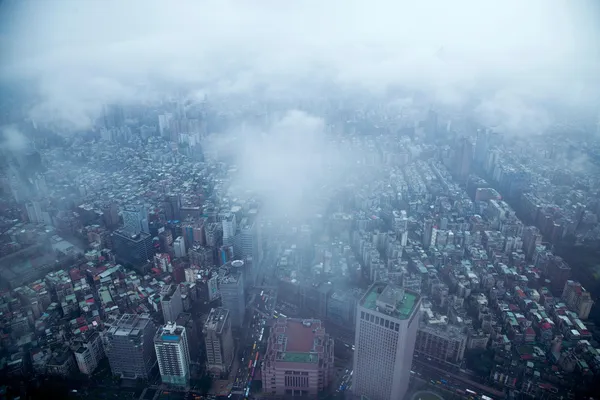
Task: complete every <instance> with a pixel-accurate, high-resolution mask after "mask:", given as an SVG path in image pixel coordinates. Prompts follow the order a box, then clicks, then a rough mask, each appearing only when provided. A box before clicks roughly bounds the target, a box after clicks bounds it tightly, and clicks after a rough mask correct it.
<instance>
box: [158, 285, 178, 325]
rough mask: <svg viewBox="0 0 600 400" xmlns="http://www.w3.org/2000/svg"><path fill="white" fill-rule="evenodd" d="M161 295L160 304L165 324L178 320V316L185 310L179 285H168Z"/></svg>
mask: <svg viewBox="0 0 600 400" xmlns="http://www.w3.org/2000/svg"><path fill="white" fill-rule="evenodd" d="M160 295H161V299H160V305H161V307H162V312H163V318H164V320H165V324H168V323H169V322H175V321H177V317H179V314H181V313H182V312H183V301H182V300H181V291H180V289H179V285H167V286H165V287H163V288H162V290H161V291H160Z"/></svg>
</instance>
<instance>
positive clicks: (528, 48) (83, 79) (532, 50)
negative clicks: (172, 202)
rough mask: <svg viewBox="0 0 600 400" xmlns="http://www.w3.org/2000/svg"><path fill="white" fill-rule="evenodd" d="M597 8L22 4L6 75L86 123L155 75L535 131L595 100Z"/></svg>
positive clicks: (176, 1) (44, 109) (436, 1)
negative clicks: (399, 91) (418, 99)
mask: <svg viewBox="0 0 600 400" xmlns="http://www.w3.org/2000/svg"><path fill="white" fill-rule="evenodd" d="M598 11H599V6H598V5H597V2H593V1H587V0H582V1H577V2H551V4H549V3H548V1H545V0H528V1H520V0H505V1H492V0H489V1H481V0H453V1H445V0H421V1H418V2H416V1H400V0H396V1H391V0H382V1H376V0H371V1H366V0H364V1H363V0H346V1H342V0H330V1H316V0H305V1H299V2H280V1H275V0H264V1H252V2H251V1H243V0H238V1H233V0H205V1H191V0H190V1H184V0H162V1H158V0H127V1H117V0H105V1H101V2H100V1H77V0H53V1H45V2H37V1H21V2H16V3H15V9H14V10H13V11H12V12H10V13H6V12H5V14H6V15H5V17H4V18H5V20H6V18H9V17H8V16H7V15H9V16H10V22H11V23H10V24H6V26H8V28H7V29H6V33H5V34H3V40H2V46H3V53H4V54H5V55H6V57H4V61H3V65H2V70H1V71H2V76H3V77H4V78H6V79H9V80H18V79H20V78H34V79H36V80H37V82H38V83H39V92H40V98H41V101H40V104H39V105H38V106H37V107H36V108H34V110H33V113H34V115H35V116H36V119H38V120H41V119H43V118H46V119H61V120H67V121H70V122H72V123H74V124H75V125H77V126H79V127H81V126H85V124H87V123H88V121H89V118H90V117H91V116H94V115H95V114H96V113H97V112H98V111H99V110H100V106H101V104H102V103H105V102H111V101H123V102H128V101H135V100H136V99H138V98H140V97H142V96H146V95H147V94H148V92H147V91H146V90H144V91H140V86H139V84H147V83H150V85H152V83H154V82H157V81H160V82H166V83H170V84H173V85H182V84H183V85H186V86H187V87H188V88H189V89H190V90H193V91H196V90H197V91H203V92H207V93H209V94H215V93H216V94H229V95H239V94H250V93H257V91H258V90H259V89H260V94H261V95H263V96H276V95H277V96H279V95H282V94H283V95H288V96H294V94H295V93H302V94H306V93H319V92H318V90H319V86H320V85H321V84H333V85H334V86H336V87H338V88H340V89H348V90H352V91H363V92H364V93H365V95H366V94H373V95H381V94H385V93H386V91H387V90H389V89H390V88H392V87H401V88H405V89H407V90H408V91H414V90H419V91H421V90H422V91H425V92H427V93H428V94H429V95H430V96H431V97H432V101H434V102H436V103H437V104H441V105H451V106H461V105H464V104H465V103H466V102H467V100H468V99H471V98H472V97H474V96H476V97H477V98H480V99H482V101H481V105H480V106H479V111H481V113H480V114H478V115H481V116H482V118H484V120H485V121H488V120H491V121H493V122H494V121H496V120H501V119H502V120H503V119H504V118H505V117H506V114H508V117H506V118H508V121H506V122H502V123H503V124H505V125H506V127H510V129H517V130H522V131H525V130H532V129H533V130H535V129H538V128H539V127H540V126H544V125H545V124H547V123H550V122H551V119H550V121H544V122H543V123H542V124H540V123H539V122H538V121H537V119H538V118H542V119H545V118H547V117H548V115H545V114H544V112H539V111H538V108H539V107H542V105H540V103H541V102H542V101H547V102H553V103H554V104H559V105H560V104H565V105H566V106H568V107H571V108H582V107H589V108H593V106H595V105H596V104H597V102H598V93H597V87H598V83H599V80H598V75H599V72H598V71H600V65H599V64H598V59H599V49H600V43H599V39H598V38H599V37H600V34H599V32H598V26H597V21H598V18H597V17H598V15H599V14H598ZM0 22H1V21H0ZM7 37H8V38H10V39H11V40H5V39H6V38H7ZM513 88H518V90H514V89H513ZM508 92H510V94H507V93H508ZM319 94H321V95H326V93H319ZM515 111H518V113H516V114H514V112H515Z"/></svg>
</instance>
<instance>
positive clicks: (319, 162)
mask: <svg viewBox="0 0 600 400" xmlns="http://www.w3.org/2000/svg"><path fill="white" fill-rule="evenodd" d="M205 147H206V150H207V151H208V153H213V154H217V155H218V158H219V159H221V160H230V162H231V163H232V166H233V167H234V169H235V171H234V172H233V173H232V174H231V182H230V187H231V192H230V194H231V196H232V197H237V196H242V195H243V194H244V193H252V194H253V195H255V196H256V197H258V198H259V199H261V200H262V201H263V208H262V213H263V214H266V215H268V216H271V217H274V218H287V219H293V220H301V219H304V218H308V217H310V216H314V215H315V214H319V213H324V212H325V208H326V206H327V204H325V203H324V202H321V201H319V198H321V199H324V198H327V195H328V194H330V193H331V190H332V189H333V188H334V187H335V186H339V184H343V183H344V182H345V181H349V180H351V178H352V177H354V173H356V172H357V170H358V169H359V168H357V164H356V161H357V160H358V157H356V154H354V153H353V151H352V150H351V149H350V148H346V147H341V146H340V145H339V143H338V142H337V141H336V140H335V137H333V136H332V135H328V133H327V131H326V126H325V122H324V121H323V119H322V118H320V117H317V116H314V115H310V114H308V113H306V112H303V111H299V110H290V111H288V112H286V113H284V114H283V115H281V116H280V117H277V118H276V119H275V120H274V121H272V122H271V123H270V124H269V125H268V126H267V128H266V129H264V130H263V129H259V128H258V127H256V126H252V125H247V124H242V125H241V126H239V127H236V128H234V129H232V130H231V131H228V132H221V133H219V134H217V135H213V136H212V137H211V140H209V141H207V143H205ZM336 184H337V185H336Z"/></svg>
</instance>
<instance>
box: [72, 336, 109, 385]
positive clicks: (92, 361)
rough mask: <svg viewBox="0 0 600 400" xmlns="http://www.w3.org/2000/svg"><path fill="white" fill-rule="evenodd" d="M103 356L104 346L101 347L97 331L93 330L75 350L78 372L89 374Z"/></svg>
mask: <svg viewBox="0 0 600 400" xmlns="http://www.w3.org/2000/svg"><path fill="white" fill-rule="evenodd" d="M103 358H104V348H103V347H102V339H101V338H100V335H99V334H98V333H97V332H94V333H93V334H92V335H91V336H90V337H89V338H87V339H86V340H85V341H83V342H82V343H81V345H80V346H79V347H78V348H77V350H75V361H76V362H77V367H78V368H79V372H81V373H82V374H85V375H91V374H92V373H93V372H94V370H95V369H96V368H97V367H98V363H99V362H100V360H102V359H103Z"/></svg>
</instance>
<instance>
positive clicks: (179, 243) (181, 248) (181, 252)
mask: <svg viewBox="0 0 600 400" xmlns="http://www.w3.org/2000/svg"><path fill="white" fill-rule="evenodd" d="M173 251H174V252H175V258H180V257H185V256H186V255H187V251H186V250H185V239H184V238H183V236H178V237H177V239H175V241H174V242H173Z"/></svg>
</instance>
